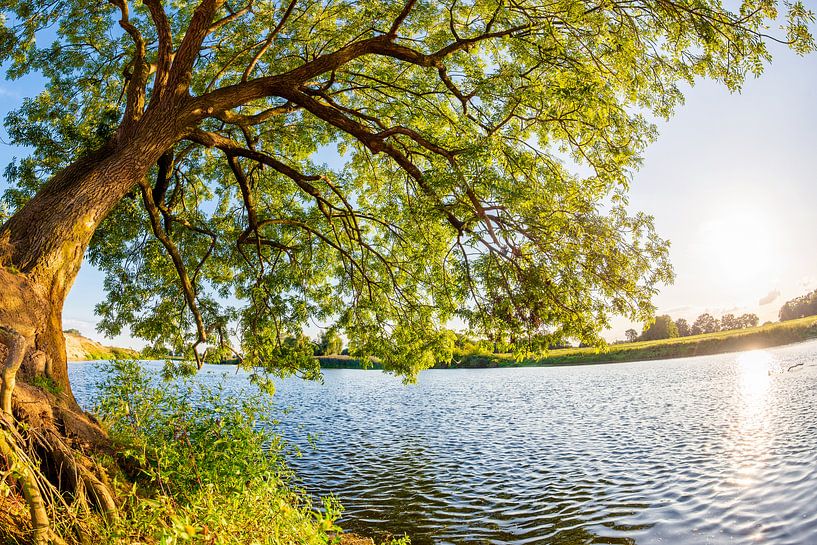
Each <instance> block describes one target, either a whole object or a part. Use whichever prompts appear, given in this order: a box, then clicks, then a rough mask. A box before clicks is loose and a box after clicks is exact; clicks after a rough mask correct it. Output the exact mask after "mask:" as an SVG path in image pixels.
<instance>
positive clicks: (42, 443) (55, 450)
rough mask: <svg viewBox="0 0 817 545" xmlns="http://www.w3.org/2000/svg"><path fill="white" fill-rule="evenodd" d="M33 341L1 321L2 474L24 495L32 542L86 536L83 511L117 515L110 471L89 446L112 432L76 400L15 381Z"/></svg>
mask: <svg viewBox="0 0 817 545" xmlns="http://www.w3.org/2000/svg"><path fill="white" fill-rule="evenodd" d="M30 344H31V343H29V342H28V340H27V339H26V337H24V336H23V335H21V334H19V333H18V332H17V331H15V330H14V329H11V328H8V327H2V326H0V361H2V362H3V366H2V369H0V478H1V479H2V480H5V481H6V484H8V485H10V486H11V487H12V489H13V490H16V491H17V492H18V493H19V494H20V496H22V498H23V499H24V500H25V503H26V505H27V507H28V514H29V518H30V522H31V531H30V541H31V543H33V544H34V545H46V544H49V543H53V544H56V545H63V544H64V543H65V541H64V539H63V537H62V536H65V537H67V535H68V534H75V535H76V537H77V538H78V539H77V541H85V540H84V539H83V538H82V534H83V533H84V532H83V530H82V523H81V519H83V518H85V517H84V515H85V514H87V513H88V512H89V511H90V510H91V509H95V510H98V511H99V512H101V513H103V514H104V515H105V516H106V517H107V518H108V519H109V520H110V519H115V518H117V516H118V507H117V502H116V496H115V494H114V493H113V491H112V489H111V486H110V485H109V484H108V481H107V477H106V475H105V471H104V470H103V469H102V468H101V467H100V466H99V465H98V464H96V463H95V462H94V461H93V460H92V459H91V457H89V456H88V455H87V454H86V451H89V450H94V449H99V448H101V449H103V450H104V449H106V448H107V446H108V441H107V436H106V435H105V433H104V431H103V430H102V429H101V428H100V427H99V426H98V425H97V424H96V423H94V422H92V421H91V420H90V419H89V418H88V417H87V416H86V415H84V414H82V413H81V412H78V411H77V410H75V407H74V406H75V403H73V404H72V403H68V402H65V401H64V400H61V399H60V398H59V397H58V396H56V395H54V394H51V393H48V392H45V391H43V390H41V389H39V388H36V387H34V386H31V385H30V384H26V383H25V382H21V383H20V384H19V385H18V384H17V383H16V378H17V377H16V375H17V372H18V370H19V369H20V366H21V364H22V363H23V361H24V360H25V358H26V357H27V356H28V358H29V359H31V358H32V357H34V356H36V355H37V354H36V353H35V352H34V351H31V350H29V346H30ZM29 352H31V353H29ZM20 424H24V425H20ZM60 534H62V536H61V535H60ZM71 541H74V539H71Z"/></svg>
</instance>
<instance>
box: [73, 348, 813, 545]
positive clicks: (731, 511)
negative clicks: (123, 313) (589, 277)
mask: <svg viewBox="0 0 817 545" xmlns="http://www.w3.org/2000/svg"><path fill="white" fill-rule="evenodd" d="M793 366H794V367H793ZM90 369H92V367H91V366H89V365H88V364H72V365H71V367H70V372H71V376H72V381H73V383H74V384H75V391H76V392H77V395H78V397H79V398H81V399H84V400H87V399H89V396H90V395H91V393H92V387H91V386H90V384H91V382H92V378H91V377H90V374H91V373H90V372H89V370H90ZM224 371H225V368H224V367H215V366H207V367H206V368H205V369H204V370H203V372H202V373H201V374H200V375H199V377H200V378H199V380H205V381H215V380H219V378H220V377H221V376H222V375H223V374H224ZM233 373H234V372H233ZM228 377H230V378H228V381H229V382H232V383H235V384H245V383H246V375H245V374H243V373H241V372H239V373H237V374H235V373H234V374H230V375H228ZM276 403H277V405H278V406H279V407H280V408H281V412H280V413H278V414H276V415H272V416H274V418H277V419H279V420H280V421H281V423H280V424H279V426H278V429H279V431H280V432H281V433H283V435H284V436H285V437H286V438H287V439H289V440H290V441H291V442H292V443H293V444H295V445H298V446H299V447H300V450H301V456H300V457H296V456H293V457H292V460H291V464H292V466H293V467H294V468H295V470H296V472H297V474H298V477H299V479H300V480H301V483H302V484H303V486H304V487H305V488H306V489H307V490H308V491H309V492H311V493H313V494H315V495H324V494H328V493H330V492H331V493H334V494H335V496H336V497H338V498H339V499H340V501H341V503H342V504H343V505H344V507H345V508H346V510H345V513H344V518H343V521H342V525H343V526H344V527H345V528H347V529H351V530H354V531H357V532H359V533H363V534H368V535H374V536H378V535H383V534H385V533H392V534H398V535H399V534H403V533H406V534H408V535H409V536H410V537H411V538H412V543H415V544H418V545H422V544H429V543H439V544H443V543H514V544H526V543H543V544H545V543H546V544H559V545H574V544H586V543H609V544H639V545H647V544H658V543H661V544H672V545H676V544H680V545H683V544H690V545H693V544H694V545H699V544H721V543H723V544H726V543H729V544H749V543H762V544H781V545H782V544H797V545H809V544H815V543H817V413H816V412H815V411H817V342H809V343H803V344H798V345H791V346H787V347H782V348H777V349H770V350H766V351H757V352H745V353H742V354H725V355H718V356H706V357H697V358H687V359H676V360H664V361H655V362H636V363H623V364H614V365H588V366H581V367H555V368H525V369H485V370H432V371H425V372H423V373H422V374H421V375H420V378H419V381H418V382H417V384H415V385H411V386H404V385H403V384H402V383H401V381H400V380H399V379H397V378H395V377H392V376H390V375H386V374H383V373H381V372H379V371H358V370H327V371H325V373H324V382H323V384H320V383H315V382H303V381H300V380H296V379H293V380H289V379H287V380H284V381H280V382H279V383H278V392H277V393H276ZM285 408H288V409H289V410H288V411H284V410H283V409H285Z"/></svg>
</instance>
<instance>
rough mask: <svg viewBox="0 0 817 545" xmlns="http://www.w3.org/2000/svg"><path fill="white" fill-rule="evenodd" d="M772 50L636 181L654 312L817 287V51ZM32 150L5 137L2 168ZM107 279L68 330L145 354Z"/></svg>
mask: <svg viewBox="0 0 817 545" xmlns="http://www.w3.org/2000/svg"><path fill="white" fill-rule="evenodd" d="M772 51H773V52H774V54H775V59H774V61H773V62H772V64H771V65H770V66H769V67H767V69H766V71H765V73H764V74H763V75H762V76H761V77H760V78H759V79H756V80H755V79H750V80H748V81H747V82H746V84H745V85H744V88H743V90H742V92H741V93H740V94H730V93H729V92H728V91H727V90H726V89H725V88H724V87H723V86H722V85H718V84H716V83H713V82H709V81H701V82H699V83H698V84H696V85H695V86H694V87H692V88H690V89H688V91H687V92H686V102H685V104H684V105H683V106H680V107H679V108H678V109H677V111H676V113H675V115H674V116H673V117H672V118H671V119H670V120H669V121H666V122H664V121H662V122H660V123H659V137H658V140H657V141H656V142H655V143H654V144H652V145H651V146H650V147H649V148H648V149H647V151H646V153H645V156H644V162H643V165H642V167H641V169H640V170H638V171H637V172H635V173H634V174H633V180H632V188H631V191H630V206H631V209H632V210H633V211H635V210H641V211H644V212H646V213H649V214H651V215H653V216H654V217H655V225H656V228H657V231H658V233H659V234H660V235H661V236H662V237H664V238H667V239H669V240H670V241H671V243H672V246H671V250H670V258H671V261H672V263H673V266H674V268H675V273H676V279H675V282H674V284H673V285H671V286H665V287H663V289H661V291H660V293H659V294H658V295H657V296H656V297H655V299H654V302H655V304H656V306H657V309H658V314H670V315H671V316H672V317H673V318H676V319H677V318H686V319H687V320H689V321H690V322H691V321H692V320H694V319H695V317H697V316H698V315H699V314H701V313H703V312H709V313H711V314H713V315H714V316H716V317H719V316H721V315H722V314H724V313H728V312H731V313H744V312H753V313H756V314H757V315H758V316H759V317H760V321H761V323H762V322H765V321H776V320H777V312H778V310H779V308H780V306H781V305H782V304H783V303H784V302H785V301H787V300H789V299H791V298H793V297H796V296H798V295H802V294H804V293H807V292H809V291H812V290H814V289H817V251H816V249H817V214H815V208H817V107H815V106H817V55H810V56H807V57H798V56H797V55H795V54H794V53H792V52H790V51H787V50H785V49H784V48H782V47H774V48H772ZM41 86H42V81H41V80H40V79H39V78H38V77H36V76H32V77H27V78H24V79H22V80H17V81H11V82H10V81H3V82H0V117H5V115H6V113H7V112H8V111H10V110H11V109H13V108H15V107H17V106H19V105H20V103H21V101H22V100H23V98H24V97H26V96H33V95H34V94H36V93H37V92H38V91H39V90H40V89H41ZM24 154H25V150H22V149H19V148H15V147H14V146H11V145H9V144H8V138H7V137H6V134H5V131H4V130H3V129H0V165H2V166H5V165H6V164H7V163H8V162H9V161H10V160H11V158H12V157H14V156H22V155H24ZM4 188H5V180H0V190H2V189H4ZM102 281H103V275H102V273H101V272H100V271H98V270H96V269H94V268H93V267H92V266H91V265H90V264H88V263H85V264H84V265H83V267H82V269H81V270H80V273H79V276H78V277H77V280H76V282H75V284H74V287H73V289H72V290H71V293H70V294H69V297H68V300H67V301H66V303H65V308H64V311H63V324H64V327H65V328H66V329H68V328H76V329H79V330H80V331H81V332H82V333H83V334H84V335H86V336H88V337H91V338H93V339H96V340H99V341H101V342H104V343H106V344H113V345H118V346H128V347H135V348H141V347H142V346H144V344H145V343H144V342H143V341H141V340H139V339H133V338H131V337H130V336H129V335H127V334H125V335H121V336H119V337H116V338H114V339H106V338H104V337H103V336H102V335H101V334H99V333H97V332H96V329H95V327H96V323H97V318H96V316H95V315H94V306H95V305H96V304H97V303H99V302H100V301H102V300H103V299H104V292H103V289H102ZM630 327H634V328H635V329H637V330H640V329H641V327H642V326H641V325H639V324H631V323H629V322H628V321H626V320H623V319H616V320H614V321H613V324H612V327H611V329H610V330H609V331H607V332H606V334H605V336H606V337H607V338H608V340H616V339H622V338H624V331H625V330H626V329H627V328H630Z"/></svg>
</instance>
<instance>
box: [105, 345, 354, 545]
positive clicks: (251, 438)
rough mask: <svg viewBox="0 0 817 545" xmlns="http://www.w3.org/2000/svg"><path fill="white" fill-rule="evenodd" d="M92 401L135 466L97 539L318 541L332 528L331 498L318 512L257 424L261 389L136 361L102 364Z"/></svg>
mask: <svg viewBox="0 0 817 545" xmlns="http://www.w3.org/2000/svg"><path fill="white" fill-rule="evenodd" d="M102 369H103V379H102V382H101V383H100V385H99V386H100V392H101V393H100V395H99V397H98V398H97V400H96V404H97V410H98V413H99V416H100V418H101V419H102V421H103V422H104V423H105V424H106V426H107V427H108V428H109V430H110V433H111V436H112V438H113V439H114V440H115V441H117V442H118V443H121V444H122V445H123V446H124V452H123V455H124V457H125V464H124V465H125V466H130V467H132V468H135V469H134V470H133V472H134V473H135V475H133V481H134V483H133V484H132V485H131V488H130V490H128V491H127V492H126V497H127V499H126V507H125V510H124V514H123V515H124V516H123V517H122V518H121V519H120V520H119V521H117V522H114V523H111V524H110V525H109V526H107V527H106V528H105V531H104V532H103V534H104V535H101V536H99V537H100V539H99V540H97V542H103V541H107V542H109V543H123V544H124V543H134V542H141V543H156V544H161V545H173V544H177V543H207V544H222V545H228V544H236V545H237V544H258V545H263V544H284V543H293V544H294V543H298V544H326V543H331V542H333V539H336V538H333V536H334V535H335V534H334V532H336V531H337V530H339V529H338V528H337V527H336V526H335V521H336V520H337V518H338V517H339V515H340V506H339V505H338V504H337V502H335V501H334V500H333V499H331V498H330V499H327V500H325V502H324V505H323V509H322V510H321V511H317V510H314V509H312V506H311V504H310V502H309V500H308V498H307V496H306V495H305V494H304V493H303V492H302V491H299V490H297V489H295V488H293V487H292V483H291V480H290V472H289V470H288V469H287V468H286V466H285V464H284V462H283V458H282V455H281V442H280V441H279V439H278V438H277V437H275V436H273V435H271V434H270V433H268V432H265V431H261V428H260V427H259V426H257V424H258V423H259V421H260V418H261V417H262V416H264V415H266V414H269V413H268V412H265V411H266V410H267V409H268V408H269V397H268V396H264V395H262V394H260V393H256V394H251V395H241V397H238V396H235V395H227V394H226V393H225V391H224V390H223V388H221V387H216V388H209V387H205V386H203V385H200V384H195V383H193V382H192V381H191V380H190V379H189V378H185V379H178V378H177V379H175V380H173V382H166V383H161V382H160V381H158V380H152V379H151V377H149V376H148V375H147V373H145V371H144V370H143V369H142V367H141V366H140V365H139V364H138V363H136V362H129V361H114V362H109V363H108V365H106V366H104V367H102Z"/></svg>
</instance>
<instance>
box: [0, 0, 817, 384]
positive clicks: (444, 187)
mask: <svg viewBox="0 0 817 545" xmlns="http://www.w3.org/2000/svg"><path fill="white" fill-rule="evenodd" d="M0 6H2V10H3V12H4V14H5V18H4V19H3V23H2V27H1V28H0V60H1V61H2V62H4V63H5V66H7V69H8V75H9V76H10V77H12V78H14V77H19V76H22V75H24V74H29V73H35V72H37V73H41V74H42V75H43V76H44V77H45V79H46V82H47V83H46V85H45V89H44V90H43V91H42V92H41V93H40V94H39V95H37V96H35V97H31V98H28V99H26V100H25V102H24V104H23V105H22V107H20V108H19V109H18V110H17V111H15V112H13V113H11V114H10V115H9V116H8V117H7V119H6V127H7V130H8V133H9V136H10V138H11V140H12V141H13V142H14V143H15V144H18V145H23V146H28V147H29V148H30V149H31V153H30V154H29V155H28V156H27V157H24V158H21V159H19V160H17V161H15V162H14V163H13V164H11V165H10V166H9V167H8V168H7V170H6V175H7V177H8V178H9V179H10V180H11V181H13V183H14V184H15V186H14V188H13V189H11V190H9V191H8V192H7V194H6V200H7V202H8V203H9V204H10V206H11V208H12V210H19V208H20V207H21V206H22V205H23V204H24V203H25V202H26V201H27V200H28V199H30V198H31V197H32V195H34V194H36V193H37V192H38V191H39V190H41V188H42V187H43V183H44V182H45V181H46V180H47V179H49V178H50V177H51V176H52V175H54V174H55V173H57V172H58V171H60V170H61V169H63V168H65V167H67V166H68V165H72V164H77V161H79V160H81V158H83V157H86V156H87V155H88V154H89V153H92V152H93V153H97V154H100V153H101V154H104V153H105V152H106V151H105V150H107V149H108V148H107V147H106V146H109V145H111V142H114V141H115V142H117V143H121V142H123V141H125V140H127V138H128V137H129V135H132V134H137V133H139V131H140V130H141V129H140V127H141V126H147V125H146V124H147V121H145V120H147V119H148V118H149V119H150V120H151V123H158V122H157V121H156V120H157V119H158V120H161V121H162V122H163V123H164V124H165V125H166V126H169V127H171V128H172V129H173V130H172V131H170V132H168V133H167V134H164V133H163V134H162V135H158V134H157V136H156V138H155V147H160V148H161V150H160V151H161V157H160V159H159V160H158V161H156V163H155V164H154V166H153V167H152V168H151V170H150V172H149V173H148V175H147V176H145V177H144V178H143V179H141V180H140V181H139V183H138V184H137V186H136V187H135V188H134V189H132V190H131V191H130V192H129V193H127V194H126V195H125V197H124V198H123V199H121V201H119V202H118V204H117V205H116V207H115V208H114V209H113V211H112V212H111V213H110V214H108V215H107V218H106V219H105V220H104V222H103V223H102V224H101V226H100V227H99V228H98V229H96V232H95V234H94V236H93V239H92V240H91V242H90V246H89V249H88V254H87V255H88V257H89V259H90V261H91V262H92V263H93V264H94V265H96V266H98V267H100V268H101V269H102V270H103V271H105V274H106V279H105V289H106V293H107V300H106V301H105V302H104V303H102V304H101V305H99V307H98V308H97V311H98V313H99V315H100V316H101V324H100V327H101V329H102V330H103V331H104V332H106V333H109V334H116V333H119V332H120V331H121V330H122V328H123V327H124V326H126V325H127V326H129V327H130V328H131V331H132V332H133V334H135V335H137V336H139V337H143V338H145V339H148V340H150V341H151V342H152V343H159V344H166V345H168V346H170V347H172V348H173V349H174V350H178V349H182V348H183V347H188V348H187V350H188V353H191V352H190V350H196V347H198V348H201V347H202V346H205V345H207V344H211V345H214V346H218V345H221V343H219V341H218V339H219V338H224V337H229V336H232V335H237V336H238V337H239V338H240V340H241V350H240V351H241V352H242V354H243V357H244V358H245V361H246V362H247V363H249V364H261V365H265V366H267V367H268V368H270V369H277V370H279V371H280V372H282V373H287V372H299V371H307V372H309V371H314V370H315V365H317V364H316V363H315V362H314V359H313V358H312V357H311V354H308V353H307V352H308V350H307V348H308V347H306V348H304V347H303V346H302V344H304V343H287V342H285V340H286V339H287V338H300V334H301V331H302V329H303V328H304V327H305V326H306V325H307V324H308V323H310V320H316V321H318V322H322V323H324V324H335V325H337V327H338V328H339V330H341V331H343V333H344V334H345V336H346V337H347V338H348V339H349V346H350V351H351V353H353V354H356V355H363V356H377V357H378V358H380V359H381V361H382V362H383V364H384V367H386V368H387V369H391V370H394V371H397V372H400V373H404V374H407V375H409V376H411V375H412V374H414V373H416V372H417V371H418V370H419V369H422V368H424V367H428V366H430V365H431V364H433V363H434V361H435V360H436V359H440V358H446V357H450V351H451V348H452V345H453V344H452V343H453V341H452V339H451V336H450V335H449V334H447V333H446V331H445V327H444V326H445V325H446V324H447V323H448V322H449V321H450V320H452V319H453V318H455V317H459V318H461V319H463V320H465V321H466V322H467V323H468V324H469V325H470V326H471V327H473V328H474V329H475V330H477V331H481V332H483V333H485V334H487V335H491V336H494V337H496V336H501V335H502V334H503V333H508V332H512V333H513V335H514V336H515V337H516V338H523V339H526V340H527V342H528V346H529V347H530V348H536V347H537V346H548V345H552V344H555V343H557V342H559V341H561V340H563V339H565V338H572V339H576V340H579V341H581V342H584V343H594V344H598V343H600V342H602V341H601V338H600V332H601V331H602V330H603V329H604V328H605V327H606V326H607V325H608V324H609V320H610V318H611V317H612V316H613V315H624V316H626V317H628V318H630V319H631V320H634V321H642V322H643V321H646V320H648V319H650V317H651V316H652V314H653V312H654V307H653V305H652V303H651V298H652V296H653V295H654V294H655V293H656V290H657V289H658V287H659V286H660V285H661V284H663V283H666V282H669V281H671V280H672V270H671V267H670V265H669V262H668V260H667V252H668V243H667V242H666V241H665V240H663V239H661V238H660V237H659V236H658V235H657V234H656V233H655V231H654V228H653V221H652V218H651V217H649V216H647V215H645V214H642V213H638V212H631V211H629V210H628V208H627V204H628V203H627V196H626V193H627V189H628V185H629V183H630V179H631V175H632V172H633V169H635V168H637V166H638V164H639V161H640V159H641V156H642V154H643V152H644V150H645V147H646V146H647V145H648V144H649V143H650V142H651V141H652V140H653V139H654V138H655V136H656V133H655V127H654V125H653V124H652V120H654V119H655V117H656V116H658V117H667V116H669V115H671V113H672V111H673V109H674V108H675V107H676V106H678V105H679V104H680V103H681V101H682V88H683V85H684V84H687V83H692V82H694V81H695V79H696V78H699V77H709V78H714V79H716V80H719V81H721V82H723V83H724V84H725V85H726V86H728V87H729V88H730V89H733V90H737V89H739V88H740V86H741V83H742V82H743V80H744V78H745V77H746V76H747V75H749V74H755V75H756V74H759V73H760V72H761V71H762V69H763V65H764V63H765V62H767V61H768V60H769V58H770V56H769V52H768V48H767V43H768V41H769V40H771V39H777V40H780V41H783V42H785V43H787V44H789V45H790V46H791V47H792V48H793V49H794V50H795V51H797V52H799V53H804V52H807V51H810V50H811V49H812V47H813V40H812V37H811V35H810V34H809V29H808V25H809V24H810V22H811V21H812V20H813V16H812V15H811V13H810V12H808V11H807V10H806V9H805V8H804V7H803V5H802V4H801V3H800V2H793V3H788V2H787V3H785V8H784V11H783V12H779V11H778V9H777V3H776V2H774V1H770V0H746V1H745V2H743V3H742V4H741V5H740V6H739V8H737V10H736V11H729V10H727V9H726V8H724V7H723V6H722V5H721V4H720V2H717V1H712V0H661V1H657V2H649V1H615V0H613V1H610V0H597V1H596V0H588V1H579V0H547V1H542V0H536V1H533V0H531V1H528V0H521V1H520V0H512V1H506V0H500V1H494V0H477V1H459V0H453V1H451V2H446V3H441V2H434V1H415V0H408V1H407V2H401V3H397V2H382V1H372V0H355V1H352V0H337V1H335V0H326V1H322V2H317V1H314V0H301V1H298V0H290V1H284V2H277V1H259V0H236V1H230V2H227V1H224V0H203V1H202V2H201V3H192V2H190V3H188V2H175V3H162V2H161V1H160V0H144V1H142V2H137V3H130V2H128V0H109V2H107V3H105V2H96V1H94V2H89V1H86V0H63V1H59V2H51V1H44V0H29V1H17V0H4V1H3V2H2V4H0ZM778 21H783V26H782V28H771V27H774V26H775V25H778V24H779V23H778ZM140 124H141V125H140ZM151 126H153V125H151ZM167 135H170V136H167ZM151 149H153V148H151ZM126 166H127V165H126ZM227 344H229V343H227ZM190 347H193V348H192V349H191V348H190Z"/></svg>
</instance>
